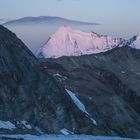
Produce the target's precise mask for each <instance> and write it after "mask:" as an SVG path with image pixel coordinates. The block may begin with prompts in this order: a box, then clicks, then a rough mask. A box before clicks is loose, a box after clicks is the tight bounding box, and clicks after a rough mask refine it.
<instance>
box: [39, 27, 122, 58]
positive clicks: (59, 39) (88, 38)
mask: <svg viewBox="0 0 140 140" xmlns="http://www.w3.org/2000/svg"><path fill="white" fill-rule="evenodd" d="M123 41H124V39H122V38H113V37H111V36H106V35H99V34H97V33H94V32H83V31H80V30H76V29H72V28H71V27H69V26H63V27H60V28H59V29H58V30H57V32H56V33H55V34H54V35H52V37H50V39H49V40H48V41H47V43H46V44H45V45H44V46H43V47H42V48H41V49H40V50H39V53H38V57H44V58H58V57H61V56H80V55H86V54H96V53H100V52H105V51H108V50H111V49H113V48H115V47H117V46H118V45H119V44H121V43H122V42H123Z"/></svg>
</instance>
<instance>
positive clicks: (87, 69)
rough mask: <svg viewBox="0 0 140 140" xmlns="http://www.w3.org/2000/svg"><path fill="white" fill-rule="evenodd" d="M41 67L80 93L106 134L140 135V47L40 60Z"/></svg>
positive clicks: (80, 96) (78, 95)
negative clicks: (137, 48)
mask: <svg viewBox="0 0 140 140" xmlns="http://www.w3.org/2000/svg"><path fill="white" fill-rule="evenodd" d="M40 66H41V67H44V69H45V68H46V70H47V71H48V72H49V73H50V74H52V75H54V77H55V78H56V79H57V80H58V81H59V82H61V84H62V85H65V87H66V88H67V89H69V90H71V91H73V92H75V93H76V95H77V97H79V99H81V101H82V102H83V103H84V104H85V106H86V108H87V111H88V112H89V113H90V114H91V115H92V117H93V118H94V119H95V120H96V121H97V124H98V128H99V129H100V130H101V129H102V130H103V132H104V134H105V135H119V136H125V137H137V138H140V92H139V91H140V51H139V50H136V49H132V48H129V47H126V46H125V47H122V48H116V49H113V50H110V51H108V52H105V53H101V54H95V55H86V56H79V57H61V58H58V59H40ZM94 133H96V134H99V135H100V133H101V132H99V131H98V130H96V129H95V131H94Z"/></svg>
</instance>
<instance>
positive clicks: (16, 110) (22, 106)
mask: <svg viewBox="0 0 140 140" xmlns="http://www.w3.org/2000/svg"><path fill="white" fill-rule="evenodd" d="M0 120H3V121H7V120H8V121H11V122H12V123H14V124H15V125H16V122H17V121H21V120H25V121H27V122H29V123H31V124H32V125H34V126H37V127H38V128H40V129H41V130H42V131H43V132H44V133H55V134H58V133H60V130H61V129H63V128H67V129H68V130H70V131H73V132H75V133H77V134H78V133H84V134H92V133H93V132H92V131H93V128H94V127H95V126H94V125H93V124H92V123H91V120H89V119H88V118H87V117H86V116H85V114H84V113H82V112H81V111H80V110H79V109H78V108H77V107H76V106H75V104H74V103H73V102H72V100H71V98H70V97H69V95H68V94H67V93H66V91H65V90H64V88H63V87H62V86H60V84H58V82H56V80H55V79H54V78H53V77H52V76H50V75H49V74H48V73H47V72H46V71H44V69H43V68H40V67H39V63H38V60H37V59H36V58H35V57H34V56H33V54H32V53H31V52H30V51H29V50H28V49H27V47H26V46H25V45H24V44H23V43H22V41H21V40H19V39H18V38H17V37H16V35H15V34H14V33H12V32H10V31H9V30H7V29H6V28H4V27H3V26H0ZM4 132H5V131H3V130H2V129H0V133H4ZM6 132H7V131H6ZM17 132H18V131H17ZM17 132H16V133H17ZM11 133H12V132H11Z"/></svg>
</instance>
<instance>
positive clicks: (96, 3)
mask: <svg viewBox="0 0 140 140" xmlns="http://www.w3.org/2000/svg"><path fill="white" fill-rule="evenodd" d="M47 15H48V16H60V17H66V18H70V19H75V20H81V21H88V22H97V23H100V24H102V25H101V26H102V27H101V29H100V30H99V32H101V31H102V30H104V31H103V32H105V31H108V34H113V33H114V35H117V34H118V35H122V36H126V33H127V35H128V36H131V35H132V34H138V33H140V0H0V18H10V19H13V18H14V19H15V18H21V17H25V16H47Z"/></svg>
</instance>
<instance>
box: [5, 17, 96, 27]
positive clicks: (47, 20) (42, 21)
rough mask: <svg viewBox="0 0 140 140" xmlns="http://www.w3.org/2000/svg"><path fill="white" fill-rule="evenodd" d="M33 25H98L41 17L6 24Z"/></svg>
mask: <svg viewBox="0 0 140 140" xmlns="http://www.w3.org/2000/svg"><path fill="white" fill-rule="evenodd" d="M30 24H31V25H33V24H54V25H55V24H57V25H58V24H59V25H60V26H62V25H65V24H66V25H98V24H97V23H88V22H81V21H75V20H70V19H65V18H61V17H51V16H40V17H24V18H20V19H16V20H11V21H9V22H6V23H4V24H3V25H4V26H15V25H16V26H18V25H30Z"/></svg>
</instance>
